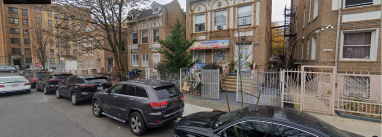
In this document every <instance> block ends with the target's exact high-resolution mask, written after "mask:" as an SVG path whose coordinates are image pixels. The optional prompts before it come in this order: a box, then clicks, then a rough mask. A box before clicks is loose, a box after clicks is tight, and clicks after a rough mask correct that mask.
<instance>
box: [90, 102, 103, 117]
mask: <svg viewBox="0 0 382 137" xmlns="http://www.w3.org/2000/svg"><path fill="white" fill-rule="evenodd" d="M92 110H93V115H94V116H96V117H101V116H102V109H101V103H100V102H99V100H94V102H93V107H92Z"/></svg>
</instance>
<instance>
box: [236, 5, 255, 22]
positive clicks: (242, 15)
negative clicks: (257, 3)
mask: <svg viewBox="0 0 382 137" xmlns="http://www.w3.org/2000/svg"><path fill="white" fill-rule="evenodd" d="M252 21H253V19H252V5H248V6H243V7H238V8H237V22H238V25H239V26H251V25H252Z"/></svg>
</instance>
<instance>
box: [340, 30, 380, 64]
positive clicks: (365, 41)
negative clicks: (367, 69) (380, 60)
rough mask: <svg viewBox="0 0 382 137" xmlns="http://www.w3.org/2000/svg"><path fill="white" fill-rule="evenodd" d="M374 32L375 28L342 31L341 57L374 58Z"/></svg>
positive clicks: (375, 45)
mask: <svg viewBox="0 0 382 137" xmlns="http://www.w3.org/2000/svg"><path fill="white" fill-rule="evenodd" d="M375 33H376V30H373V31H370V30H369V31H368V32H367V31H358V32H357V31H344V34H343V45H342V46H343V48H342V49H343V51H342V52H343V53H342V58H343V59H376V53H374V52H373V51H374V50H375V49H376V47H377V44H376V43H377V42H375V41H376V39H377V38H376V36H375V35H376V34H375ZM377 41H378V40H377ZM373 49H374V50H373Z"/></svg>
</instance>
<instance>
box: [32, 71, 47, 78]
mask: <svg viewBox="0 0 382 137" xmlns="http://www.w3.org/2000/svg"><path fill="white" fill-rule="evenodd" d="M45 73H48V72H37V73H35V74H34V77H35V78H41V77H42V75H44V74H45Z"/></svg>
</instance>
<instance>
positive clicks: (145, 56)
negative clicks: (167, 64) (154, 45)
mask: <svg viewBox="0 0 382 137" xmlns="http://www.w3.org/2000/svg"><path fill="white" fill-rule="evenodd" d="M142 66H149V54H147V53H143V54H142Z"/></svg>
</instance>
